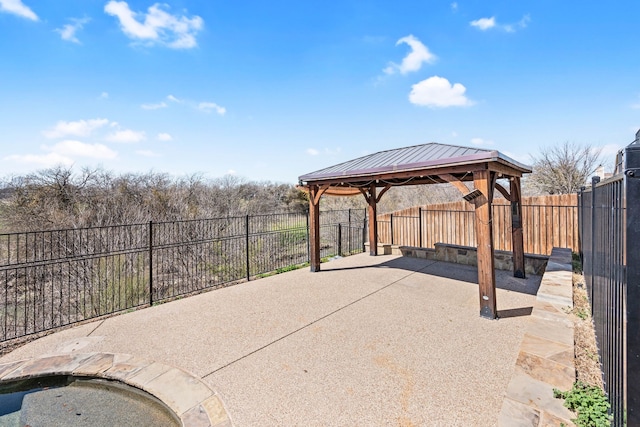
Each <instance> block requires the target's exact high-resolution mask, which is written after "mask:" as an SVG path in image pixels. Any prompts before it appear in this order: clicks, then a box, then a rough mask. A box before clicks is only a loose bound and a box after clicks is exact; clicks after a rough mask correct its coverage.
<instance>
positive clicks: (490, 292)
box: [473, 169, 497, 319]
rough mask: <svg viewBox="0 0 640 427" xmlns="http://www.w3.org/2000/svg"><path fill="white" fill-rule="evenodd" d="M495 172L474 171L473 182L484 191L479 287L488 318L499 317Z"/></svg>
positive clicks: (479, 200) (479, 213)
mask: <svg viewBox="0 0 640 427" xmlns="http://www.w3.org/2000/svg"><path fill="white" fill-rule="evenodd" d="M495 178H496V174H495V172H491V171H489V170H486V169H484V170H478V171H475V172H473V183H474V186H475V188H476V189H477V190H480V192H482V195H481V196H478V197H476V198H475V199H474V200H475V205H476V208H475V213H476V215H475V216H476V219H475V221H476V239H477V244H478V285H479V286H478V287H479V292H480V316H481V317H484V318H487V319H495V318H496V317H497V304H496V274H495V268H494V267H495V265H494V258H493V226H492V219H493V217H492V213H491V202H492V201H493V188H494V185H495Z"/></svg>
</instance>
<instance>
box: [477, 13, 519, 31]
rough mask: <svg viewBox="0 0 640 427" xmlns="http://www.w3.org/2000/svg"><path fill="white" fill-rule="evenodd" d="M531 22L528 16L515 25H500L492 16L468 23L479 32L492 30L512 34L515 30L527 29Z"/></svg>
mask: <svg viewBox="0 0 640 427" xmlns="http://www.w3.org/2000/svg"><path fill="white" fill-rule="evenodd" d="M530 21H531V18H530V17H529V15H524V16H523V17H522V19H521V20H520V21H518V22H516V23H515V24H500V23H498V22H496V17H495V16H492V17H491V18H480V19H476V20H475V21H471V22H469V25H471V26H472V27H476V28H477V29H479V30H481V31H487V30H490V29H492V28H496V29H501V30H503V31H506V32H508V33H514V32H515V31H516V30H517V29H523V28H527V25H528V24H529V22H530Z"/></svg>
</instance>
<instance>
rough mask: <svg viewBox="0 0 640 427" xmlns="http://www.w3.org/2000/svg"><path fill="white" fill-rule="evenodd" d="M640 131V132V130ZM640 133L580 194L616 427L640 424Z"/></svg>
mask: <svg viewBox="0 0 640 427" xmlns="http://www.w3.org/2000/svg"><path fill="white" fill-rule="evenodd" d="M639 134H640V132H639ZM639 136H640V135H638V134H637V135H636V141H635V142H634V143H632V144H631V145H629V146H628V147H627V148H626V149H625V150H624V154H623V155H622V153H621V154H620V155H619V160H622V159H623V158H624V161H625V163H626V165H625V166H624V170H622V168H621V170H620V171H619V174H617V175H616V176H614V177H612V178H609V179H606V180H604V181H602V182H600V180H599V179H598V178H594V179H593V181H592V185H591V187H590V188H583V189H582V191H581V192H580V193H579V197H578V201H579V207H578V209H579V229H580V256H581V259H582V263H583V267H584V275H585V280H586V285H587V291H588V293H589V299H590V301H591V310H592V315H593V321H594V326H595V331H596V338H597V342H598V351H599V354H600V360H601V362H602V372H603V380H604V386H605V391H606V393H607V396H608V399H609V402H610V404H611V413H612V415H613V416H614V421H613V425H615V426H623V425H640V334H639V332H640V305H639V302H640V138H639Z"/></svg>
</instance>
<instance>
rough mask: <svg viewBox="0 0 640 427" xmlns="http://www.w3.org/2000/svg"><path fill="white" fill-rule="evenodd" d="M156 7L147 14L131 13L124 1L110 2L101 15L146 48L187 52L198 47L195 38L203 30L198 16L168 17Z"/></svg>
mask: <svg viewBox="0 0 640 427" xmlns="http://www.w3.org/2000/svg"><path fill="white" fill-rule="evenodd" d="M162 8H168V6H166V5H162V4H160V3H156V4H154V5H153V6H150V7H149V9H148V10H147V13H142V12H138V13H136V12H133V11H132V10H131V9H130V8H129V5H128V4H127V2H125V1H115V0H111V1H109V2H108V3H107V4H106V5H105V7H104V11H105V13H107V14H108V15H112V16H115V17H117V18H118V20H119V21H120V26H121V28H122V31H123V32H124V33H125V34H126V35H127V36H128V37H129V38H131V39H134V40H140V41H143V42H146V43H147V44H156V43H157V44H161V45H164V46H167V47H170V48H174V49H190V48H193V47H195V46H196V45H197V42H196V38H195V35H196V33H197V32H198V31H199V30H201V29H202V27H203V26H204V21H203V20H202V18H200V17H199V16H193V17H192V18H188V17H186V16H178V15H171V14H169V13H167V12H166V11H165V10H163V9H162Z"/></svg>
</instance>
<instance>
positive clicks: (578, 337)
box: [572, 273, 603, 388]
mask: <svg viewBox="0 0 640 427" xmlns="http://www.w3.org/2000/svg"><path fill="white" fill-rule="evenodd" d="M572 314H573V315H574V317H575V318H574V324H575V363H576V376H577V380H578V381H581V382H583V383H584V384H588V385H592V386H596V387H600V388H602V387H603V385H602V369H601V365H600V358H599V356H598V346H597V344H596V336H595V331H594V329H593V321H592V319H591V305H590V304H589V297H588V295H587V289H586V287H585V283H584V276H583V275H582V274H576V273H574V274H573V312H572Z"/></svg>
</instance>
